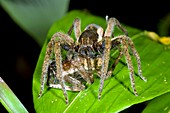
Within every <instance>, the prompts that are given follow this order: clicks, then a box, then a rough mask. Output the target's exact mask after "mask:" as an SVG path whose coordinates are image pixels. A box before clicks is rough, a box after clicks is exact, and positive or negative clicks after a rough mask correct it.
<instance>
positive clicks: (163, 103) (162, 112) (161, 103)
mask: <svg viewBox="0 0 170 113" xmlns="http://www.w3.org/2000/svg"><path fill="white" fill-rule="evenodd" d="M169 112H170V93H166V94H164V95H161V96H159V97H157V98H155V99H153V100H152V101H151V102H149V104H148V105H147V107H146V108H145V109H144V111H143V112H142V113H169Z"/></svg>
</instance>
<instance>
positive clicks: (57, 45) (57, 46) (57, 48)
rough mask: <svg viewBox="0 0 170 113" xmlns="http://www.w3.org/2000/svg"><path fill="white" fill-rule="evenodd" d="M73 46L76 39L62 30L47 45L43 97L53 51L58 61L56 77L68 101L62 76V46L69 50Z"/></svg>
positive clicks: (42, 80) (42, 86) (43, 72)
mask: <svg viewBox="0 0 170 113" xmlns="http://www.w3.org/2000/svg"><path fill="white" fill-rule="evenodd" d="M56 38H59V39H56ZM73 46H74V40H73V39H72V38H71V37H70V36H69V35H66V34H63V33H61V32H57V33H55V34H54V35H53V36H52V38H51V40H50V42H49V43H48V46H47V50H46V55H45V59H44V63H43V67H42V75H41V89H40V93H39V97H41V95H42V92H43V90H44V84H45V83H46V82H47V72H48V67H49V64H50V61H51V57H52V53H53V52H54V54H55V62H56V77H57V78H58V79H59V82H60V85H61V87H62V90H63V93H64V96H65V99H66V103H68V96H67V93H66V89H65V84H64V79H63V78H64V76H62V71H63V70H62V69H63V68H62V57H61V48H62V47H63V49H66V50H69V49H72V48H73ZM72 51H73V50H72Z"/></svg>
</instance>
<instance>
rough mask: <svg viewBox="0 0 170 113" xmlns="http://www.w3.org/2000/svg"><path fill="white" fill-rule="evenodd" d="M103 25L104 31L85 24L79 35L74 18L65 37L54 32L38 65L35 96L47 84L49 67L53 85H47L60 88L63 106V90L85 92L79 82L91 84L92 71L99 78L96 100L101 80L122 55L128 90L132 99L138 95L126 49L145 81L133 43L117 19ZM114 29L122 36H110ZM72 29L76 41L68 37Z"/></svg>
mask: <svg viewBox="0 0 170 113" xmlns="http://www.w3.org/2000/svg"><path fill="white" fill-rule="evenodd" d="M106 22H107V28H106V30H105V31H104V30H103V28H102V27H100V26H99V25H96V24H89V25H88V26H87V27H86V28H85V30H84V31H83V32H81V22H80V19H78V18H76V19H75V20H74V22H73V24H72V26H71V27H70V29H69V31H68V33H67V34H65V33H62V32H57V33H55V34H54V35H53V36H52V38H51V40H50V42H49V43H48V45H47V49H46V54H45V58H44V63H43V66H42V75H41V88H40V93H39V97H41V95H42V93H43V90H44V85H45V83H46V82H47V78H48V71H49V67H50V66H52V65H53V69H51V71H52V72H51V73H52V74H53V76H54V77H53V78H54V80H53V81H54V83H50V84H49V86H50V87H55V88H60V89H62V91H63V93H64V97H65V100H66V103H68V96H67V92H66V90H71V91H81V90H83V89H85V85H84V84H83V83H82V80H80V79H83V80H84V81H85V82H87V83H89V84H92V83H93V72H96V73H97V74H98V76H99V77H100V86H99V92H98V99H100V98H101V93H102V89H103V85H104V80H105V79H107V78H108V77H110V76H111V74H112V72H113V70H114V68H115V66H116V65H117V64H118V62H119V60H120V59H121V58H122V56H123V55H124V56H125V59H126V63H127V66H128V69H129V72H130V81H131V87H132V89H133V92H134V94H135V95H136V96H137V95H138V94H137V91H136V88H135V81H134V67H133V64H132V60H131V56H130V54H129V48H130V50H131V51H132V54H133V56H134V57H135V58H136V60H137V66H138V74H139V76H140V78H141V79H143V80H144V81H146V79H145V77H143V76H142V70H141V62H140V57H139V54H138V52H137V50H136V49H135V47H134V44H133V41H132V40H131V38H129V37H128V33H127V31H126V30H125V29H124V28H123V27H122V26H121V25H120V23H119V21H118V20H117V19H115V18H109V19H108V18H107V19H106ZM114 26H117V27H118V28H119V29H120V30H121V31H122V32H123V33H124V35H120V36H115V37H114V36H113V30H114ZM73 29H74V34H75V37H76V41H74V40H73V38H71V36H70V35H71V33H72V31H73ZM113 48H117V49H118V51H119V55H118V57H117V58H116V60H115V62H114V63H113V64H112V65H111V66H109V67H110V68H109V67H108V65H109V61H110V51H111V49H113ZM61 51H66V52H67V55H66V58H63V56H62V54H61ZM53 59H54V60H53ZM52 62H54V64H51V63H52ZM54 68H55V69H54Z"/></svg>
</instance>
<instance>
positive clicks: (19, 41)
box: [0, 0, 170, 113]
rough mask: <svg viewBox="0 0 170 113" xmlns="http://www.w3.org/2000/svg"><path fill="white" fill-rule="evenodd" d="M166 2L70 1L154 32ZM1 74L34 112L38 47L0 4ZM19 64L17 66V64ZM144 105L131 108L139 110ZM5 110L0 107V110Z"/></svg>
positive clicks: (75, 4) (139, 0) (102, 14)
mask: <svg viewBox="0 0 170 113" xmlns="http://www.w3.org/2000/svg"><path fill="white" fill-rule="evenodd" d="M169 7H170V5H169V3H168V1H154V2H153V1H149V0H148V1H141V0H136V1H129V0H126V1H123V0H112V1H111V0H110V1H109V0H103V1H99V0H98V1H97V0H93V1H92V0H71V1H70V5H69V11H70V10H72V9H81V10H88V11H89V12H91V13H92V14H94V15H98V16H101V17H105V16H106V15H108V16H109V17H115V18H117V19H118V20H119V21H120V22H121V23H124V24H127V25H129V26H132V27H135V28H139V29H142V30H150V31H155V32H157V29H158V27H157V26H158V23H159V22H160V20H161V19H162V18H163V17H164V16H166V14H168V13H170V10H169ZM0 37H1V39H0V40H1V41H0V50H1V51H0V53H1V54H0V76H1V77H2V78H3V79H4V81H5V82H6V83H7V84H8V85H9V87H10V88H11V89H12V91H13V92H14V93H15V94H16V96H17V97H18V98H19V100H20V101H21V102H22V103H23V105H24V106H25V107H26V109H27V110H28V111H29V112H30V113H33V112H35V111H34V106H33V98H32V78H33V73H34V69H35V66H36V63H37V60H38V56H39V53H40V50H41V47H39V45H38V44H37V43H36V42H35V41H34V40H33V39H32V37H30V36H29V35H28V34H26V33H25V32H24V31H23V30H22V29H21V28H20V27H19V26H18V25H17V24H15V22H14V21H13V20H12V19H11V18H10V17H9V16H8V14H7V13H6V12H5V11H4V10H3V9H2V7H0ZM18 65H19V66H18ZM143 107H144V105H142V104H139V105H135V106H132V107H131V108H130V111H131V113H132V112H140V111H141V110H142V109H143ZM1 111H2V112H7V111H6V110H5V109H4V108H3V106H0V112H1Z"/></svg>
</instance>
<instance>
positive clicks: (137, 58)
mask: <svg viewBox="0 0 170 113" xmlns="http://www.w3.org/2000/svg"><path fill="white" fill-rule="evenodd" d="M126 40H127V42H128V45H129V46H130V49H131V51H132V53H133V56H135V58H136V60H137V65H138V74H139V76H140V78H141V79H142V80H143V81H145V82H146V81H147V79H146V78H145V77H144V76H142V69H141V62H140V57H139V54H138V52H137V50H136V49H135V47H134V44H133V41H132V40H131V39H130V38H128V37H127V38H126Z"/></svg>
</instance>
